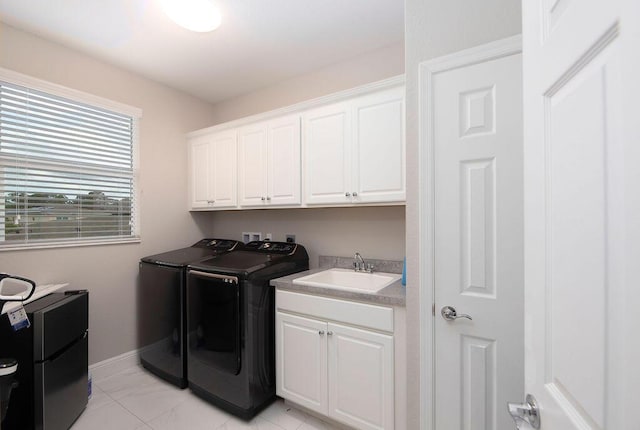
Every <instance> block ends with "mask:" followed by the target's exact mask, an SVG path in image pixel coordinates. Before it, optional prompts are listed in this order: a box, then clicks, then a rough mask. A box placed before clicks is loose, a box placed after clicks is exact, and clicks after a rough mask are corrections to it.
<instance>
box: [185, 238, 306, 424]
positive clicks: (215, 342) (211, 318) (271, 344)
mask: <svg viewBox="0 0 640 430" xmlns="http://www.w3.org/2000/svg"><path fill="white" fill-rule="evenodd" d="M308 268H309V256H308V254H307V251H306V250H305V249H304V247H303V246H301V245H298V244H295V243H285V242H262V241H256V242H249V243H248V244H246V245H245V247H244V249H243V250H240V251H235V252H232V253H229V254H225V255H221V256H219V257H216V258H210V259H206V260H203V261H200V262H199V263H192V264H190V265H189V270H188V272H187V314H188V318H187V319H188V323H187V329H188V333H189V334H188V344H189V346H188V360H187V361H188V369H189V371H188V379H189V388H191V390H192V391H193V392H194V393H195V394H197V395H199V396H200V397H202V398H204V399H206V400H208V401H210V402H211V403H213V404H215V405H217V406H219V407H221V408H223V409H225V410H227V411H229V412H231V413H233V414H234V415H237V416H239V417H241V418H244V419H249V418H251V417H253V416H254V415H255V414H256V413H258V412H259V411H260V410H262V409H263V408H264V407H266V406H268V405H269V404H270V403H271V402H272V401H273V400H274V399H275V290H274V288H273V287H272V286H270V285H269V281H270V280H271V279H274V278H278V277H281V276H286V275H290V274H292V273H296V272H301V271H303V270H307V269H308Z"/></svg>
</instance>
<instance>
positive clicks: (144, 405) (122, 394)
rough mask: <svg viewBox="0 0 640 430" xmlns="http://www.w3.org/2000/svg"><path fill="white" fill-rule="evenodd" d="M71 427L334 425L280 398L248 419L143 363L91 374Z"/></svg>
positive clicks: (182, 429) (193, 429)
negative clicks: (160, 375) (90, 384)
mask: <svg viewBox="0 0 640 430" xmlns="http://www.w3.org/2000/svg"><path fill="white" fill-rule="evenodd" d="M71 428H72V429H73V430H85V429H86V430H110V429H113V430H140V429H147V430H148V429H154V430H201V429H202V430H205V429H206V430H218V429H219V430H236V429H237V430H240V429H256V430H337V427H334V426H332V425H330V424H327V423H325V422H323V421H320V420H318V419H316V418H315V417H312V416H310V415H308V414H306V413H304V412H302V411H299V410H297V409H294V408H292V407H289V406H287V405H285V404H284V402H283V401H282V400H281V399H279V400H278V401H276V402H275V403H273V404H272V405H271V406H269V407H268V408H267V409H265V410H264V411H262V412H261V413H260V414H259V415H258V416H256V417H255V418H253V419H252V420H251V421H248V422H247V421H243V420H241V419H239V418H236V417H234V416H233V415H230V414H228V413H227V412H224V411H223V410H221V409H218V408H217V407H215V406H213V405H211V404H210V403H207V402H206V401H204V400H202V399H200V398H199V397H197V396H195V395H194V394H192V393H191V392H190V391H189V389H185V390H180V389H178V388H176V387H174V386H173V385H171V384H168V383H166V382H164V381H163V380H161V379H159V378H157V377H155V376H153V375H152V374H150V373H148V372H147V371H146V370H144V369H142V368H141V367H138V366H136V367H132V368H129V369H126V370H123V371H121V372H119V373H117V374H114V375H111V376H109V377H106V378H101V379H99V380H96V379H95V378H94V380H93V395H92V397H91V400H89V405H88V406H87V408H86V409H85V411H84V412H83V414H82V415H81V416H80V418H78V420H77V421H76V422H75V424H74V425H73V426H72V427H71Z"/></svg>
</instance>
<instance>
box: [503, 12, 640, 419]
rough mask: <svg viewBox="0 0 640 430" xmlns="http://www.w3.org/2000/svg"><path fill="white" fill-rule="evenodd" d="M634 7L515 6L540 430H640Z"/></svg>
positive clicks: (639, 94)
mask: <svg viewBox="0 0 640 430" xmlns="http://www.w3.org/2000/svg"><path fill="white" fill-rule="evenodd" d="M639 5H640V2H638V1H637V0H610V1H606V2H605V1H596V0H581V1H568V0H555V1H551V0H535V1H525V2H523V36H524V45H523V46H524V54H525V61H524V75H525V78H526V79H525V82H524V84H525V93H524V107H525V109H524V115H525V220H526V223H525V273H526V278H525V294H526V295H525V303H526V312H525V316H526V320H525V334H526V335H525V339H526V341H525V346H526V353H525V355H526V382H525V388H526V392H527V393H530V394H532V395H533V396H534V397H535V398H536V399H537V403H538V407H539V410H540V419H541V427H540V428H542V429H546V430H571V429H630V430H631V429H640V423H639V421H638V418H637V411H636V409H637V403H638V400H640V395H639V394H638V388H639V387H638V384H639V383H640V381H638V374H639V372H638V370H637V368H638V367H637V365H638V360H639V358H640V357H639V355H640V348H639V346H638V344H639V341H638V339H639V336H638V333H637V331H638V329H639V328H640V323H639V322H640V321H639V319H638V314H639V311H638V309H639V308H638V306H640V303H639V302H640V300H639V297H640V294H639V293H638V291H640V288H639V285H638V270H639V269H638V268H639V267H640V252H639V251H638V243H639V242H640V234H639V224H640V222H639V221H638V220H639V219H640V215H639V213H640V212H639V208H640V206H639V204H638V202H639V195H640V191H639V190H640V177H639V175H638V171H639V168H638V166H639V165H640V154H639V150H638V147H639V146H640V138H639V136H640V135H639V133H638V130H639V128H638V125H637V123H638V118H637V115H638V109H637V103H638V100H640V91H639V89H638V88H639V86H638V83H637V80H638V79H640V67H639V65H640V63H639V62H640V60H639V58H640V55H639V52H640V37H639V34H640V33H639V32H638V21H639V20H640V6H639ZM513 400H516V399H513ZM519 400H520V401H522V398H520V399H519ZM525 426H526V428H529V426H528V425H525ZM523 428H525V427H524V426H523Z"/></svg>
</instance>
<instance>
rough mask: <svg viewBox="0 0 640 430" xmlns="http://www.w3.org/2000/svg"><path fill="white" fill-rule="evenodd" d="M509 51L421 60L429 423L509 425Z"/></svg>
mask: <svg viewBox="0 0 640 430" xmlns="http://www.w3.org/2000/svg"><path fill="white" fill-rule="evenodd" d="M519 48H520V42H519V39H509V40H507V41H505V42H504V43H498V44H492V45H488V46H485V47H480V48H478V49H474V50H470V51H467V52H463V53H460V54H459V55H454V56H451V57H448V58H446V59H443V61H442V62H435V63H432V64H431V73H430V79H429V82H430V84H429V86H428V89H427V93H428V94H430V95H429V97H430V100H431V106H430V108H431V120H430V122H431V133H432V148H433V154H434V158H433V160H434V169H435V170H434V176H433V181H434V182H433V184H434V213H435V219H434V240H435V244H434V256H435V258H434V273H433V277H434V280H433V282H434V283H433V285H434V303H435V306H434V311H435V320H434V327H435V331H434V336H435V338H434V360H435V372H434V379H435V392H434V394H435V423H434V424H435V427H434V428H435V429H438V430H440V429H452V430H454V429H455V430H458V429H459V430H496V429H500V430H502V429H509V428H513V427H514V426H513V421H512V420H511V417H510V416H509V414H508V411H507V409H506V407H505V406H506V403H507V401H508V400H509V399H512V398H513V396H516V397H518V396H521V395H522V394H521V393H522V392H523V389H524V358H523V347H524V341H523V332H524V327H523V300H524V287H523V277H524V275H523V255H522V253H523V197H522V56H521V55H520V53H519V50H520V49H519ZM456 317H457V318H456Z"/></svg>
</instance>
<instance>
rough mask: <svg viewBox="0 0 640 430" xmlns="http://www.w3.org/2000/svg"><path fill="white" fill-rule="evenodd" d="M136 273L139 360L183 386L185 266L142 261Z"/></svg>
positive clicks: (170, 380)
mask: <svg viewBox="0 0 640 430" xmlns="http://www.w3.org/2000/svg"><path fill="white" fill-rule="evenodd" d="M139 274H140V281H139V285H140V296H139V300H138V303H139V305H138V311H139V312H138V314H139V321H140V324H139V335H140V338H141V341H142V345H144V346H143V347H142V348H141V350H140V360H141V361H142V364H143V365H144V366H145V367H147V368H149V369H150V370H152V371H153V372H154V373H156V374H158V375H160V376H161V377H163V378H164V379H166V380H168V381H169V382H172V383H174V384H176V385H178V386H180V387H184V386H185V383H186V375H185V364H186V361H185V355H184V354H185V353H186V344H185V343H184V342H185V340H184V338H185V334H186V328H185V327H184V323H183V318H182V315H183V313H184V312H185V303H184V297H183V296H184V292H183V289H184V279H183V278H184V269H181V268H175V267H167V266H161V265H157V264H150V263H144V262H142V263H140V273H139Z"/></svg>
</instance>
